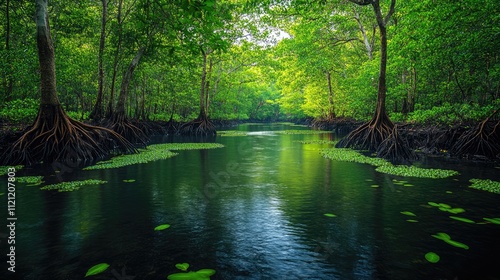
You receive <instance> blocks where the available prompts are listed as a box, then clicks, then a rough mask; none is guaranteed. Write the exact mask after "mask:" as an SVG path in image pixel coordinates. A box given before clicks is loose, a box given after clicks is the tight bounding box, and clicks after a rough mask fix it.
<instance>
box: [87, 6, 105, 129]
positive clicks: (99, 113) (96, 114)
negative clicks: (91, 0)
mask: <svg viewBox="0 0 500 280" xmlns="http://www.w3.org/2000/svg"><path fill="white" fill-rule="evenodd" d="M101 2H102V16H101V38H100V40H99V54H98V56H97V68H98V77H97V99H96V102H95V105H94V109H93V110H92V113H90V118H91V119H94V120H100V119H102V118H103V117H104V108H103V105H102V99H103V95H104V67H103V65H102V60H103V56H104V47H105V43H106V21H107V19H106V18H107V14H108V11H107V10H108V0H101Z"/></svg>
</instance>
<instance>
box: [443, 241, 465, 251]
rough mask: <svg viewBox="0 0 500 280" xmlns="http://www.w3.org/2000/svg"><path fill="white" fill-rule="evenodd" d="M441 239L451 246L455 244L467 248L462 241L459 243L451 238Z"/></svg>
mask: <svg viewBox="0 0 500 280" xmlns="http://www.w3.org/2000/svg"><path fill="white" fill-rule="evenodd" d="M443 241H444V242H446V243H448V244H450V245H451V246H455V247H458V248H462V249H465V250H469V246H467V245H465V244H464V243H461V242H458V241H455V240H451V239H445V240H443Z"/></svg>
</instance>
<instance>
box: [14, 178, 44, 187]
mask: <svg viewBox="0 0 500 280" xmlns="http://www.w3.org/2000/svg"><path fill="white" fill-rule="evenodd" d="M42 179H43V176H22V177H17V178H16V181H17V182H18V183H25V184H29V185H28V186H38V185H40V184H42V183H43V181H42Z"/></svg>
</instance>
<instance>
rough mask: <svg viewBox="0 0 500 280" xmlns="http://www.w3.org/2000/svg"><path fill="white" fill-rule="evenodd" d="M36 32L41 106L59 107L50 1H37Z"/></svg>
mask: <svg viewBox="0 0 500 280" xmlns="http://www.w3.org/2000/svg"><path fill="white" fill-rule="evenodd" d="M36 31H37V34H36V41H37V46H38V60H39V62H40V91H41V104H42V105H54V106H58V105H59V99H58V98H57V91H56V66H55V54H54V46H53V44H52V38H51V37H50V28H49V16H48V0H37V1H36Z"/></svg>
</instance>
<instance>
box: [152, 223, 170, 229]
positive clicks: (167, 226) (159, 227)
mask: <svg viewBox="0 0 500 280" xmlns="http://www.w3.org/2000/svg"><path fill="white" fill-rule="evenodd" d="M169 227H170V225H169V224H163V225H159V226H157V227H155V230H164V229H167V228H169Z"/></svg>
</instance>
